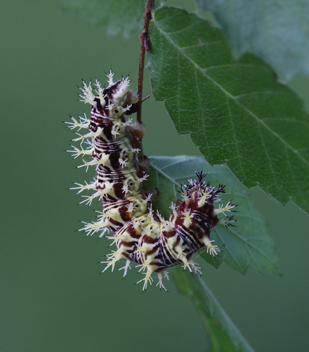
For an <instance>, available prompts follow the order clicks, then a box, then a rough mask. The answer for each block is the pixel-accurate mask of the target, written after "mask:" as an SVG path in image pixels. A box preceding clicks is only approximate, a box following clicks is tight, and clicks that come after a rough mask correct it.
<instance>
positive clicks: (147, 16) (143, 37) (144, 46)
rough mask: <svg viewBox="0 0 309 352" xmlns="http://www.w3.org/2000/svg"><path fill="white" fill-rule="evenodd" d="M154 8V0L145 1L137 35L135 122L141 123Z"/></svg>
mask: <svg viewBox="0 0 309 352" xmlns="http://www.w3.org/2000/svg"><path fill="white" fill-rule="evenodd" d="M154 7H155V0H147V2H146V5H145V12H144V26H143V32H142V33H141V34H140V35H139V38H140V41H141V49H140V54H139V64H138V81H137V96H138V98H139V102H138V107H137V114H136V121H137V123H142V99H143V98H142V94H143V78H144V62H145V50H146V51H149V44H148V28H149V22H150V20H151V10H152V9H153V8H154Z"/></svg>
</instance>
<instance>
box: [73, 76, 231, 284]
mask: <svg viewBox="0 0 309 352" xmlns="http://www.w3.org/2000/svg"><path fill="white" fill-rule="evenodd" d="M108 79H109V85H108V87H107V88H105V89H103V88H102V87H101V85H100V83H99V82H98V81H96V82H95V84H94V85H92V83H91V82H90V84H89V85H87V84H86V83H85V82H83V87H82V88H81V90H82V94H81V95H80V97H81V101H83V102H84V103H86V104H90V105H91V117H90V119H89V120H88V119H87V117H80V121H77V120H76V119H75V118H73V117H72V118H71V119H72V122H68V124H69V128H70V129H75V128H78V130H80V129H88V131H89V132H88V133H86V134H84V135H79V134H78V137H77V138H75V139H74V140H73V141H74V142H80V145H81V149H78V148H77V147H75V146H73V150H71V151H69V152H72V153H73V156H74V157H78V156H80V155H81V156H87V155H88V156H91V157H92V160H90V161H86V160H83V165H81V166H80V167H86V169H88V167H89V166H95V167H96V179H95V181H94V182H92V183H89V184H88V183H86V184H85V185H81V184H76V187H73V188H71V189H74V190H78V193H80V192H82V191H85V190H93V194H92V195H90V196H85V200H83V201H82V202H81V203H84V202H85V203H86V204H89V205H90V204H91V202H92V201H93V199H95V198H97V199H99V200H100V201H102V203H103V211H102V213H101V214H100V216H99V220H98V221H97V222H93V223H88V224H87V223H86V224H85V226H84V228H83V229H82V230H84V231H85V232H86V233H87V235H93V234H94V233H97V232H101V234H100V237H102V236H103V235H104V234H105V233H106V231H107V230H109V231H110V232H111V233H112V236H110V237H107V238H108V239H111V240H113V243H114V244H115V245H116V247H117V250H116V251H113V252H112V253H111V254H109V255H107V260H106V261H103V262H101V263H104V264H106V266H105V268H104V269H103V272H104V271H105V270H106V269H108V268H111V270H112V271H113V270H114V267H115V264H116V262H117V261H118V260H120V259H125V260H126V264H125V266H124V267H123V268H121V269H123V270H124V276H125V275H126V274H127V270H128V268H130V263H131V262H134V263H136V264H137V266H138V267H139V271H140V272H142V273H143V274H144V277H143V278H142V279H141V280H140V281H138V283H139V282H144V284H143V290H146V288H147V285H148V283H149V284H152V282H153V278H152V276H151V275H152V273H153V272H156V273H157V274H158V280H159V281H158V283H157V286H159V287H160V288H163V289H164V290H166V289H165V287H164V285H163V282H162V278H163V275H162V274H164V276H165V277H167V278H168V275H167V269H168V268H170V267H172V266H175V265H178V264H183V267H184V269H186V268H188V270H190V271H194V272H197V273H201V272H200V268H199V267H198V266H197V265H196V263H195V262H194V261H193V260H192V259H191V258H192V256H193V254H194V253H196V252H197V251H198V250H199V249H200V248H202V247H206V248H207V252H208V253H209V254H210V255H213V256H216V255H217V254H218V252H220V249H219V247H218V246H216V245H215V244H213V241H212V240H210V232H211V230H212V228H213V227H215V226H216V225H217V224H218V223H222V224H224V225H226V226H228V225H231V223H232V222H233V221H235V220H234V218H233V216H231V217H227V216H226V213H227V212H231V211H233V210H232V209H233V208H234V207H235V205H234V204H231V202H228V203H227V204H226V205H225V206H224V207H223V206H222V205H221V206H219V207H218V208H215V203H216V202H217V201H219V200H220V199H219V198H218V194H219V193H224V187H225V186H223V185H219V187H218V188H217V189H216V188H214V187H210V185H209V184H207V183H205V182H204V181H203V179H204V177H205V176H206V175H205V174H203V173H202V172H197V173H196V175H197V180H192V179H190V180H188V184H187V185H185V186H182V188H181V195H182V199H181V200H179V201H178V203H177V205H173V204H172V206H171V209H172V214H171V216H170V218H169V219H168V220H167V219H165V218H164V217H163V216H162V215H160V214H159V213H158V212H157V213H155V212H154V211H153V210H152V202H153V200H154V198H155V196H156V195H157V193H158V191H157V190H154V191H153V192H146V191H145V190H143V187H142V185H143V182H144V181H145V180H146V178H147V176H148V175H147V171H148V167H149V161H148V158H147V157H145V156H144V157H143V160H142V161H141V160H140V159H141V158H140V157H139V152H140V150H139V149H138V147H139V146H140V143H141V140H142V138H143V133H144V131H143V127H141V125H140V124H137V123H132V120H131V119H129V120H128V121H126V120H125V117H124V116H125V115H130V114H132V113H134V112H136V106H137V103H138V97H137V96H135V95H134V94H133V93H132V92H131V90H130V89H129V85H130V80H129V79H128V78H125V79H122V80H119V81H117V82H114V81H113V73H112V72H110V73H109V75H108ZM82 144H85V145H86V146H87V147H86V149H84V148H83V147H82ZM219 214H222V215H223V217H222V218H221V219H219V218H218V215H219ZM121 269H119V270H121Z"/></svg>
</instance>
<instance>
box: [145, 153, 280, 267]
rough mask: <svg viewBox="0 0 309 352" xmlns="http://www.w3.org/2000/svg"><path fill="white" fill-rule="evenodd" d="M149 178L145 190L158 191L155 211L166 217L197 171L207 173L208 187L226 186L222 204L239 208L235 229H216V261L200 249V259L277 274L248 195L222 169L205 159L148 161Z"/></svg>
mask: <svg viewBox="0 0 309 352" xmlns="http://www.w3.org/2000/svg"><path fill="white" fill-rule="evenodd" d="M150 160H151V165H150V172H149V173H150V177H149V180H148V181H147V189H148V190H151V189H154V188H155V187H157V188H158V189H159V190H160V194H159V196H158V198H157V199H156V200H155V202H154V208H155V209H159V211H160V213H162V214H164V215H165V216H166V217H169V215H170V213H171V210H170V209H169V207H170V205H171V201H173V202H174V203H175V202H176V199H177V194H179V193H178V191H179V190H180V185H181V184H186V183H187V182H188V179H190V178H196V175H195V173H196V171H201V170H202V171H203V172H207V177H206V180H207V181H210V183H211V185H213V186H216V187H217V186H218V185H219V184H225V185H226V193H225V194H224V195H222V197H221V198H222V203H225V204H226V203H227V202H228V201H229V200H231V199H233V203H236V204H239V206H238V207H237V208H236V210H237V213H236V218H237V223H236V224H237V226H236V227H229V228H226V227H224V226H222V225H217V226H216V227H215V228H214V229H213V230H212V232H211V239H214V240H215V243H216V244H217V245H218V246H219V247H220V248H221V249H222V252H221V253H220V254H219V256H218V257H216V258H213V257H212V256H210V255H209V254H207V252H206V251H205V249H204V248H203V249H202V250H201V251H200V255H201V257H202V258H203V259H205V260H206V261H207V262H209V263H210V264H212V265H214V266H215V267H218V266H219V265H220V264H221V263H222V261H223V260H224V261H225V262H226V263H227V264H228V265H229V266H231V267H232V268H234V269H236V270H238V271H240V272H241V273H243V274H244V273H245V272H246V271H247V269H248V267H251V268H253V269H254V270H257V271H259V272H261V273H264V272H266V271H268V272H274V273H276V274H279V270H278V267H277V262H278V260H277V257H276V256H275V255H274V253H273V243H272V240H271V239H270V237H269V236H268V235H267V233H266V226H265V223H264V220H263V218H262V216H261V215H260V214H259V213H258V212H257V211H256V210H255V209H254V208H253V207H252V200H251V197H250V195H249V194H248V193H247V191H246V190H245V189H244V187H243V186H242V185H241V184H240V183H239V182H238V180H237V179H236V178H235V177H234V176H233V174H232V173H231V172H230V171H229V170H228V169H227V168H226V167H223V166H218V165H217V166H214V167H211V166H210V165H209V164H208V163H206V162H205V160H204V159H202V158H199V157H194V156H177V157H151V158H150Z"/></svg>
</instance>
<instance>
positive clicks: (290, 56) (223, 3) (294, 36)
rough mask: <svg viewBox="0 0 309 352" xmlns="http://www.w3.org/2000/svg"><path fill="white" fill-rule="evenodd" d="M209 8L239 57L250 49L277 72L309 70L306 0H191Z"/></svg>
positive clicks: (285, 74) (288, 74)
mask: <svg viewBox="0 0 309 352" xmlns="http://www.w3.org/2000/svg"><path fill="white" fill-rule="evenodd" d="M195 3H196V7H197V9H198V10H199V11H208V10H210V11H211V12H212V13H213V15H214V17H215V19H216V20H217V21H218V23H219V24H220V26H221V27H222V29H223V31H224V34H225V35H226V37H227V39H228V41H229V43H230V45H231V47H232V48H233V51H234V52H235V54H236V55H237V56H238V57H239V56H241V55H242V54H244V53H245V52H247V51H250V52H252V53H254V54H256V55H258V56H259V57H261V58H262V59H263V60H264V61H266V62H267V63H269V64H270V65H271V66H272V67H273V68H274V69H275V70H276V72H278V73H279V74H280V75H282V76H283V77H285V78H287V79H288V78H291V77H292V76H293V75H295V74H296V73H298V72H303V73H305V74H307V75H308V74H309V60H308V57H309V31H308V14H309V1H308V0H280V1H277V0H264V1H260V0H251V1H247V0H233V1H230V0H195Z"/></svg>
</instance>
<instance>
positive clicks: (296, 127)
mask: <svg viewBox="0 0 309 352" xmlns="http://www.w3.org/2000/svg"><path fill="white" fill-rule="evenodd" d="M150 25H151V26H150V42H151V52H150V55H149V60H150V61H149V63H150V69H151V83H152V87H153V94H154V96H155V99H156V100H160V101H164V102H165V106H166V108H167V110H168V112H169V114H170V116H171V118H172V119H173V121H174V124H175V126H176V128H177V130H178V133H180V134H186V133H190V134H191V138H192V141H193V142H194V144H195V145H196V146H198V147H199V149H200V151H201V153H202V154H203V155H204V157H205V158H206V160H207V161H208V162H210V164H212V165H214V164H224V163H227V165H228V166H229V168H230V169H231V170H232V171H233V172H234V174H235V175H236V176H237V177H238V178H239V179H240V180H241V182H243V183H244V184H245V185H246V186H247V187H253V186H256V185H259V186H260V187H261V188H262V189H263V190H264V191H265V192H266V193H267V194H270V195H272V196H274V197H275V198H276V199H278V200H279V201H280V202H281V203H283V204H285V203H286V202H288V201H289V200H292V201H293V202H294V203H295V204H297V205H298V206H299V207H301V208H302V209H304V210H305V211H307V212H309V138H308V136H309V119H308V114H307V113H306V112H305V111H304V110H303V103H302V101H301V100H300V99H299V98H298V97H297V96H296V94H295V93H294V92H293V91H292V90H290V89H289V88H287V87H285V86H283V85H281V84H279V83H278V82H277V80H276V77H275V76H274V74H273V72H272V70H271V69H270V68H269V67H268V66H267V65H266V64H265V63H263V62H262V61H261V60H260V59H258V58H256V57H255V56H253V55H249V54H247V55H245V56H244V57H242V58H241V60H239V61H235V60H234V59H233V57H232V55H231V53H230V50H229V47H228V45H227V44H226V42H225V40H224V38H223V36H222V34H221V32H220V30H219V29H217V28H214V27H212V26H210V25H209V24H208V22H207V21H205V20H203V19H201V18H199V17H197V16H196V15H194V14H188V13H187V12H186V11H184V10H181V9H176V8H168V7H162V8H160V9H158V10H157V11H156V12H155V13H154V19H153V21H151V24H150Z"/></svg>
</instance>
